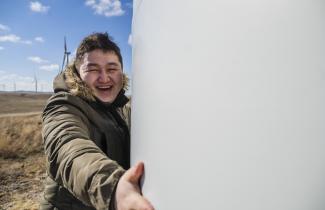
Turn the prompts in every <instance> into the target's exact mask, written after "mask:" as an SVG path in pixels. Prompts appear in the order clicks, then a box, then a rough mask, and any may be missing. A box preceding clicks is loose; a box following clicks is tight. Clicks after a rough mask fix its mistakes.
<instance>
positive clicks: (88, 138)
mask: <svg viewBox="0 0 325 210" xmlns="http://www.w3.org/2000/svg"><path fill="white" fill-rule="evenodd" d="M127 81H128V80H127V77H125V76H124V88H125V87H127ZM124 88H123V89H122V90H121V92H120V93H119V95H118V96H117V98H116V99H115V101H114V102H113V103H111V104H109V103H103V102H101V101H99V100H98V99H97V98H96V97H95V96H94V94H93V93H92V91H91V89H90V88H89V87H87V85H86V84H85V83H84V82H83V81H82V80H81V79H80V77H79V74H78V72H77V70H76V68H75V67H74V65H72V66H69V67H67V68H66V70H65V71H64V72H63V73H61V74H60V75H59V76H57V78H56V79H55V81H54V95H53V96H52V97H50V98H49V100H48V102H47V105H46V106H45V109H44V111H43V115H42V120H43V129H42V136H43V141H44V149H45V154H46V159H47V166H46V167H47V178H46V180H45V190H44V197H43V199H42V201H41V209H42V210H50V209H59V210H74V209H78V210H93V209H99V210H102V209H109V208H112V207H113V202H112V201H113V199H114V190H115V188H116V186H117V183H118V180H119V179H120V177H121V176H122V175H123V173H124V172H125V170H127V169H128V168H129V167H130V135H129V122H130V108H129V104H128V103H127V102H128V98H127V97H126V96H125V95H124V92H125V91H124Z"/></svg>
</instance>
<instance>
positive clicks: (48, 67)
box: [39, 64, 59, 71]
mask: <svg viewBox="0 0 325 210" xmlns="http://www.w3.org/2000/svg"><path fill="white" fill-rule="evenodd" d="M39 68H40V69H41V70H44V71H55V70H59V65H58V64H50V65H44V66H40V67H39Z"/></svg>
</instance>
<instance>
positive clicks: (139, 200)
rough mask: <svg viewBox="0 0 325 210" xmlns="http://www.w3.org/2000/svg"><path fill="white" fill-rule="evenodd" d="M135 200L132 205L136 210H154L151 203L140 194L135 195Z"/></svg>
mask: <svg viewBox="0 0 325 210" xmlns="http://www.w3.org/2000/svg"><path fill="white" fill-rule="evenodd" d="M134 201H135V202H134V204H133V205H132V209H134V210H154V208H153V206H152V205H151V203H150V202H149V201H148V200H147V199H145V198H144V197H142V196H140V195H139V194H137V195H136V196H135V197H134Z"/></svg>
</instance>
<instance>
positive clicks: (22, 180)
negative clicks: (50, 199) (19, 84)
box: [0, 93, 50, 210]
mask: <svg viewBox="0 0 325 210" xmlns="http://www.w3.org/2000/svg"><path fill="white" fill-rule="evenodd" d="M49 96H50V94H29V93H0V210H3V209H6V210H7V209H8V210H24V209H26V210H27V209H38V208H39V205H38V203H39V199H40V196H41V193H42V191H43V181H44V178H45V157H44V155H43V147H42V139H41V114H40V113H41V111H42V109H43V107H44V105H45V103H46V100H47V99H48V98H49Z"/></svg>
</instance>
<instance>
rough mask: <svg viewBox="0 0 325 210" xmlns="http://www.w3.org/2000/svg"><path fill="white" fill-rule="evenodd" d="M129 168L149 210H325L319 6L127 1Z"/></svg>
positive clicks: (323, 41)
mask: <svg viewBox="0 0 325 210" xmlns="http://www.w3.org/2000/svg"><path fill="white" fill-rule="evenodd" d="M133 9H134V17H133V29H132V39H133V40H132V42H133V87H132V95H133V97H132V129H131V141H132V152H131V157H132V163H135V162H137V161H138V160H143V161H144V162H145V166H146V177H145V180H144V185H143V193H144V195H145V196H146V197H148V199H149V200H150V201H151V202H152V203H153V204H154V206H155V207H156V209H158V210H174V209H175V210H176V209H186V210H194V209H204V210H209V209H211V210H214V209H215V210H239V209H240V210H324V209H325V1H324V0H299V1H297V0H285V1H284V0H201V1H197V0H178V1H172V0H161V1H158V0H153V1H146V0H142V1H141V0H135V1H134V6H133Z"/></svg>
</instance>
